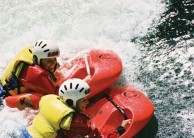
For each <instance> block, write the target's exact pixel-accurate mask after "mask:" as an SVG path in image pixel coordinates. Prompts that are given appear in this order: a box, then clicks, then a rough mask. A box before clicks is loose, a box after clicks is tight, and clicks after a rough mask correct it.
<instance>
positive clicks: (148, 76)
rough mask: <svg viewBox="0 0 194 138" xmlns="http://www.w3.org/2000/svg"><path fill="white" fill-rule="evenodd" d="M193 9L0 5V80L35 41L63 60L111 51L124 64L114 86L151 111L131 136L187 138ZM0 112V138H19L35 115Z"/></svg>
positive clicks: (123, 2) (193, 114)
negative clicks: (130, 89) (138, 97)
mask: <svg viewBox="0 0 194 138" xmlns="http://www.w3.org/2000/svg"><path fill="white" fill-rule="evenodd" d="M193 9H194V3H193V2H192V1H191V0H183V1H180V0H177V1H175V0H106V1H104V0H98V1H92V0H76V1H72V0H70V1H68V0H61V1H54V0H44V1H43V0H36V1H31V0H25V1H22V0H14V1H12V0H6V1H0V11H1V13H0V36H1V37H0V44H1V46H0V56H1V60H0V61H1V62H0V74H1V73H2V71H3V69H4V68H5V66H6V65H7V63H8V62H9V60H10V59H11V58H12V57H13V56H14V55H15V53H16V52H17V51H18V50H19V49H21V48H22V47H24V46H26V45H30V44H34V42H36V41H37V40H39V39H41V38H48V39H53V40H54V41H55V42H56V44H57V45H59V46H60V49H61V51H62V54H61V55H62V57H64V58H65V57H68V58H71V57H74V56H75V55H76V54H77V53H78V52H79V51H82V50H85V49H89V48H100V49H111V50H113V51H115V52H117V53H118V55H119V56H120V57H121V59H122V63H123V72H122V74H121V76H120V78H119V80H118V82H117V83H116V84H115V85H132V86H134V87H136V88H138V89H140V90H141V91H143V92H144V93H145V94H146V95H147V96H148V97H149V98H150V99H151V100H152V102H153V104H154V106H155V114H154V117H153V119H152V120H151V122H150V123H149V124H148V125H147V126H146V127H145V129H144V130H143V131H142V132H140V133H139V134H138V135H137V136H136V137H137V138H154V137H158V138H168V137H169V138H187V137H188V138H192V137H193V136H194V129H193V128H194V121H193V119H194V109H193V104H194V102H193V99H194V97H193V95H194V94H193V91H194V79H193V74H194V72H193V66H194V56H193V55H192V54H193V53H194V48H193V42H194V39H193V31H194V29H193V28H194V14H193V12H194V10H193ZM59 60H60V59H59ZM1 105H2V106H1V111H0V124H1V127H0V137H2V138H9V137H10V138H13V137H14V138H15V137H19V136H20V130H19V128H20V127H25V126H27V125H28V121H29V120H30V119H31V118H33V115H34V114H35V113H36V111H32V110H26V111H22V112H21V111H17V110H16V109H10V108H8V107H6V106H4V105H3V103H1Z"/></svg>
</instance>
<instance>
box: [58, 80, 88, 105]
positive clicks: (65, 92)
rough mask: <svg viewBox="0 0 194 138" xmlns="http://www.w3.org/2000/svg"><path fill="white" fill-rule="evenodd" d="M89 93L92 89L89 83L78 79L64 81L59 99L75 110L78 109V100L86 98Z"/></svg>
mask: <svg viewBox="0 0 194 138" xmlns="http://www.w3.org/2000/svg"><path fill="white" fill-rule="evenodd" d="M89 93H90V87H89V85H88V83H87V82H85V81H84V80H81V79H77V78H73V79H69V80H66V81H64V82H63V83H62V84H61V86H60V88H59V97H60V99H61V100H62V102H64V103H66V104H68V105H69V106H71V107H73V108H76V103H77V101H78V100H80V99H82V98H84V97H86V96H87V95H89Z"/></svg>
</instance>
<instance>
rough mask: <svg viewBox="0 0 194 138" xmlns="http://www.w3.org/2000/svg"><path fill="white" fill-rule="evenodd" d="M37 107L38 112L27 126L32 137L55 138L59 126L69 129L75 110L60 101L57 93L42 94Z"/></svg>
mask: <svg viewBox="0 0 194 138" xmlns="http://www.w3.org/2000/svg"><path fill="white" fill-rule="evenodd" d="M39 107H40V112H39V114H38V115H37V116H36V117H35V118H34V120H33V123H32V125H31V126H29V127H28V128H27V129H28V132H29V133H30V134H31V136H32V137H33V138H55V137H56V136H57V131H58V130H59V129H60V128H63V129H66V130H69V129H70V125H71V120H72V117H73V114H72V113H73V112H75V111H74V110H73V109H72V108H70V107H68V106H67V105H65V104H64V103H63V102H62V101H60V100H59V97H58V96H57V95H52V94H50V95H46V96H43V97H42V98H41V100H40V103H39Z"/></svg>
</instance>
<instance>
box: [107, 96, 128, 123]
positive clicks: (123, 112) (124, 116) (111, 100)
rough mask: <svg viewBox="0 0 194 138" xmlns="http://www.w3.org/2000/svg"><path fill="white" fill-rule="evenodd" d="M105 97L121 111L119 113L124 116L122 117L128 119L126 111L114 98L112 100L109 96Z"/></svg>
mask: <svg viewBox="0 0 194 138" xmlns="http://www.w3.org/2000/svg"><path fill="white" fill-rule="evenodd" d="M105 97H106V99H107V100H109V101H110V102H111V103H112V104H113V105H114V106H115V107H116V108H117V109H118V110H119V112H120V113H121V114H122V116H123V118H124V119H125V120H126V119H128V117H127V114H126V113H125V111H124V110H123V109H122V108H121V107H120V106H119V105H118V104H117V103H115V102H114V101H113V99H112V98H110V97H109V96H108V95H105Z"/></svg>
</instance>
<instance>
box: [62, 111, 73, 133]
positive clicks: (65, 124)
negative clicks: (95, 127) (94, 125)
mask: <svg viewBox="0 0 194 138" xmlns="http://www.w3.org/2000/svg"><path fill="white" fill-rule="evenodd" d="M72 118H73V113H70V114H69V115H67V116H65V117H64V118H63V119H62V121H61V123H60V128H62V129H65V130H69V129H70V126H71V121H72Z"/></svg>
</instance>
